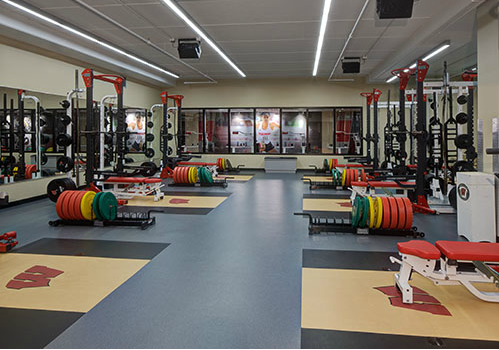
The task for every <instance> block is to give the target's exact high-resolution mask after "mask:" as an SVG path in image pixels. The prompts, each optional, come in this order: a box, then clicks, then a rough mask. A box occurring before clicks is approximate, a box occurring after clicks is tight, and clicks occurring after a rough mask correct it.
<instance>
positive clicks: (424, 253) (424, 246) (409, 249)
mask: <svg viewBox="0 0 499 350" xmlns="http://www.w3.org/2000/svg"><path fill="white" fill-rule="evenodd" d="M397 248H398V250H399V252H400V253H402V254H406V255H414V256H418V257H420V258H422V259H430V260H437V259H440V251H439V250H438V249H437V248H435V246H434V245H433V244H431V243H430V242H427V241H409V242H400V243H397Z"/></svg>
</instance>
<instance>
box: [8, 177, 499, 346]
mask: <svg viewBox="0 0 499 350" xmlns="http://www.w3.org/2000/svg"><path fill="white" fill-rule="evenodd" d="M253 173H254V172H253ZM241 175H244V172H243V173H242V174H241ZM302 176H303V173H297V174H265V173H263V172H256V173H255V174H254V177H253V178H252V179H251V180H250V181H248V182H244V183H243V182H233V183H229V186H228V187H227V188H225V189H223V188H182V189H181V191H182V193H183V192H189V193H193V194H195V193H196V192H198V193H200V192H209V193H213V195H217V194H218V195H220V194H223V193H225V194H228V193H230V196H228V197H224V198H225V200H224V201H223V202H222V203H220V205H218V206H217V207H216V208H215V209H213V210H212V211H211V212H209V213H208V214H207V215H179V214H160V213H157V214H154V215H155V216H156V220H157V222H156V225H154V226H152V227H150V228H149V229H147V230H145V231H142V230H140V229H136V228H132V227H126V228H123V227H105V228H102V227H62V226H61V227H50V226H49V225H48V221H49V220H53V219H55V217H56V213H55V205H54V204H53V203H51V202H50V201H49V200H48V199H44V200H39V201H36V202H31V203H27V204H22V205H18V206H14V207H11V208H7V209H3V210H0V220H1V222H2V229H3V230H4V231H7V230H17V232H18V240H19V242H20V244H19V246H18V248H17V249H16V250H15V251H14V252H13V253H8V254H3V255H0V266H3V265H10V266H13V264H3V262H5V261H7V260H6V259H14V260H16V261H17V259H21V260H22V259H25V258H26V257H25V256H27V257H28V255H29V258H30V259H31V260H29V261H26V262H23V263H21V262H19V263H17V262H16V264H15V265H14V266H15V267H16V268H15V269H10V271H11V272H10V273H9V276H7V277H8V278H7V280H9V278H13V277H14V276H15V275H17V274H20V273H23V272H25V271H26V267H28V268H29V267H30V266H31V265H34V264H37V265H44V266H47V267H49V268H52V269H55V270H58V271H63V273H62V274H59V275H57V273H54V275H56V276H55V277H53V278H50V285H49V286H48V287H43V288H45V289H44V290H43V292H44V293H45V294H44V295H46V294H47V293H49V292H50V291H52V290H53V291H54V292H55V290H56V288H59V287H60V286H61V285H62V284H63V279H64V278H66V276H65V274H66V275H69V274H70V272H71V271H81V270H78V269H79V267H73V266H72V264H71V263H66V259H69V260H67V261H73V260H75V259H80V258H82V259H89V261H90V260H92V264H96V265H95V268H94V269H88V270H89V271H88V276H85V279H84V280H83V278H82V279H80V280H79V281H80V282H74V283H75V284H76V285H72V284H73V283H69V285H67V286H66V287H65V288H67V291H68V293H69V296H66V298H65V299H64V300H62V298H61V300H60V302H59V301H58V300H57V298H56V300H55V301H51V302H54V304H53V305H51V306H50V307H51V308H52V309H48V307H47V306H46V305H44V306H40V305H31V306H30V307H31V308H28V307H27V306H26V305H24V304H23V305H21V304H18V305H15V306H13V305H12V304H10V305H7V306H6V305H5V303H7V301H8V299H7V298H6V297H5V298H4V293H6V292H5V290H3V288H4V287H5V281H4V280H3V279H2V280H1V281H0V283H1V284H0V291H1V292H0V301H2V302H3V304H2V305H1V309H0V327H1V329H2V342H0V346H3V347H44V346H46V347H48V348H300V347H331V348H335V347H402V348H403V347H414V346H416V347H422V348H433V347H462V346H471V347H482V346H483V347H498V346H499V345H498V343H496V342H494V343H488V342H485V341H483V339H491V338H487V337H481V338H480V339H482V340H474V341H468V340H464V339H457V340H456V339H455V338H454V337H455V333H449V332H447V331H444V330H442V331H441V332H442V333H441V334H440V333H439V332H440V330H438V331H436V333H435V332H433V333H431V334H430V333H428V334H426V333H424V330H418V331H417V332H416V331H414V332H413V334H412V333H410V332H408V331H407V329H403V330H401V329H400V328H397V329H396V328H393V333H394V335H392V334H389V333H390V332H391V330H390V329H392V328H391V327H389V326H386V327H388V328H386V327H385V328H383V329H381V328H379V329H378V328H376V329H375V328H371V327H372V323H373V322H372V318H373V317H374V318H375V317H378V318H379V319H380V320H383V319H384V317H386V316H387V314H383V313H381V312H380V313H379V314H378V315H368V310H369V309H368V310H363V311H362V312H358V311H356V310H359V309H362V307H361V306H362V305H364V304H365V303H366V302H365V300H364V299H365V298H373V296H375V298H377V299H379V300H377V301H376V303H375V304H376V305H375V307H376V308H380V309H382V306H383V305H385V304H386V307H387V310H388V311H386V312H387V313H390V312H393V310H391V309H390V308H393V306H391V305H389V299H388V296H386V295H384V294H383V293H382V292H380V291H379V290H374V289H373V288H372V287H382V286H385V285H387V286H388V285H390V276H389V274H391V272H388V270H389V269H391V268H393V267H390V263H389V261H388V256H389V255H390V253H391V254H393V252H395V251H396V243H397V242H399V241H404V240H407V238H405V237H390V236H363V235H362V236H361V235H353V234H321V235H314V236H309V235H308V227H307V226H308V221H307V220H306V219H304V218H302V217H298V216H293V213H294V212H300V211H302V210H303V207H302V206H303V201H304V199H307V194H316V193H317V194H320V195H321V196H323V197H324V196H326V198H325V199H327V196H332V197H334V196H336V195H337V193H336V192H335V191H330V190H316V191H310V190H309V188H308V184H305V183H303V181H302V180H301V177H302ZM170 190H172V191H179V189H178V188H176V189H175V188H172V189H167V193H169V191H170ZM175 195H178V193H177V194H175ZM308 197H311V198H312V197H316V196H308ZM415 225H416V226H418V228H419V230H420V231H423V232H425V233H426V239H427V240H429V241H430V242H434V241H436V240H439V239H447V240H456V239H458V237H457V234H456V217H455V216H454V215H440V216H416V217H415ZM145 243H148V244H151V245H146V246H144V245H143V244H145ZM111 252H115V253H111ZM14 253H15V254H14ZM37 256H42V258H43V259H44V260H43V261H42V260H40V262H36V259H35V258H36V257H37ZM33 259H34V260H33ZM45 259H46V260H45ZM52 259H61V260H60V261H61V263H60V264H59V263H58V262H57V261H55V260H52ZM94 259H96V260H95V261H97V262H94ZM100 259H110V260H113V261H114V260H120V261H121V260H123V263H124V264H129V265H128V266H126V267H125V268H123V266H124V265H121V264H119V263H116V264H114V265H109V266H108V265H103V266H104V267H101V268H99V267H97V264H98V261H100ZM21 260H19V261H21ZM62 261H64V263H62ZM56 263H57V264H56ZM23 264H24V265H23ZM99 266H100V265H99ZM73 268H74V269H75V270H73ZM318 269H320V270H319V271H318V272H319V274H320V273H326V274H327V273H331V274H332V277H328V278H321V277H319V278H316V275H314V274H313V273H312V274H309V273H308V272H309V270H310V271H316V270H318ZM97 270H102V272H103V273H104V274H106V273H109V271H114V270H116V271H121V272H120V273H121V274H122V275H121V277H120V279H119V280H117V281H111V280H110V278H108V277H102V276H101V275H97V274H95V275H94V273H93V271H97ZM343 270H352V271H353V273H354V274H353V275H352V276H353V277H352V278H358V277H356V276H359V274H360V275H361V274H363V273H367V272H372V273H373V274H375V275H373V276H374V277H373V278H369V279H365V283H367V284H368V286H367V287H368V290H367V291H366V290H365V288H360V285H359V286H357V285H354V286H352V281H350V278H346V279H345V275H344V274H341V273H339V274H337V273H336V272H338V271H340V272H341V271H343ZM331 271H332V272H331ZM365 271H367V272H365ZM78 273H80V274H81V272H78ZM385 275H386V276H385ZM0 276H4V275H3V274H2V272H0ZM72 278H74V277H72ZM96 280H97V281H98V282H96ZM331 281H333V282H331ZM78 283H79V284H78ZM324 283H333V285H332V286H331V285H325V284H324ZM347 283H349V284H348V285H347ZM80 285H84V286H88V285H96V286H97V285H98V286H99V289H105V291H104V290H102V291H100V294H99V296H95V297H94V299H92V301H91V302H90V301H88V302H86V303H87V304H86V306H85V307H84V308H83V307H82V308H80V306H81V304H82V303H80V300H83V299H84V298H83V297H80V296H79V294H77V293H76V292H72V291H71V290H72V289H71V288H77V287H79V286H80ZM324 287H326V288H324ZM345 288H348V289H347V290H345ZM357 288H358V290H357ZM424 288H427V286H424ZM424 288H423V289H424ZM427 289H428V288H427ZM349 291H351V293H346V292H349ZM426 291H427V292H428V293H430V294H432V295H434V294H435V293H436V292H435V290H429V289H428V290H426ZM7 292H21V293H23V292H33V291H32V290H29V289H21V290H10V289H9V290H7ZM314 292H315V293H314ZM74 293H76V294H74ZM81 293H83V292H81ZM311 293H312V294H311ZM328 293H338V294H339V295H340V296H339V297H341V298H343V297H345V294H347V297H348V298H349V300H347V301H346V302H345V303H343V302H342V301H338V300H333V302H335V303H332V304H328V303H326V301H325V300H324V297H327V296H328ZM49 294H50V293H49ZM84 294H87V293H84ZM313 294H316V295H313ZM5 295H6V294H5ZM459 295H460V298H461V297H463V298H464V297H467V298H468V300H469V302H470V303H474V304H475V305H476V301H475V300H473V298H474V297H473V296H471V295H465V294H463V295H462V294H459ZM70 296H73V298H71V297H70ZM434 296H436V297H437V299H439V300H440V302H442V304H443V305H444V306H445V307H447V309H448V310H450V311H451V313H452V314H453V315H454V314H455V311H454V306H453V303H452V302H450V301H449V300H448V299H445V298H443V297H441V296H440V295H438V296H437V295H436V294H435V295H434ZM335 297H336V296H335ZM29 300H30V299H29V298H28V301H29ZM43 300H44V302H47V303H48V302H49V300H48V298H43ZM302 300H303V306H302ZM73 302H75V303H76V304H77V305H79V306H78V307H77V308H73V307H68V306H67V305H66V306H65V308H64V309H63V308H62V307H59V306H60V305H62V304H64V303H67V304H70V303H73ZM339 302H341V303H342V304H343V305H345V308H346V311H345V310H342V312H343V313H342V314H341V315H342V316H341V317H336V319H335V315H334V314H338V315H339V312H338V310H336V309H334V312H332V311H330V310H331V309H330V308H337V307H338V303H339ZM360 302H363V303H364V304H359V303H360ZM480 303H484V302H480ZM310 305H312V308H311V306H310ZM368 305H370V303H368ZM483 305H484V306H482V307H487V306H489V304H488V303H484V304H483ZM349 306H352V307H351V308H350V307H349ZM314 308H315V309H314ZM40 309H42V310H40ZM53 309H56V310H57V311H54V310H53ZM62 310H68V311H62ZM314 310H315V311H314ZM317 310H320V311H317ZM312 311H313V312H312ZM350 311H351V312H350ZM401 311H404V312H414V313H417V316H414V317H415V318H420V317H429V316H432V317H435V318H438V317H446V318H449V317H450V316H440V315H424V316H422V315H420V313H421V314H422V312H420V311H414V310H401ZM463 312H464V311H463ZM311 314H312V316H313V315H314V314H317V316H318V317H323V319H319V320H318V321H316V320H314V319H313V317H310V315H311ZM331 314H333V315H331ZM495 314H496V315H497V313H495ZM367 316H369V317H367ZM411 317H412V316H411ZM411 317H409V318H405V320H406V322H408V327H409V328H411V325H410V322H411V320H413V319H414V317H413V318H411ZM460 317H461V316H460ZM473 317H475V316H473ZM357 319H358V320H361V321H362V322H358V323H356V322H355V320H357ZM474 321H475V320H474V319H472V318H469V319H468V320H467V321H466V322H464V324H465V325H466V323H470V322H474ZM481 321H482V320H476V322H477V324H480V322H481ZM386 322H387V321H386ZM386 322H383V323H386ZM352 323H353V324H356V326H355V327H353V326H351V325H352ZM47 325H49V326H47ZM379 326H380V327H381V326H383V325H379ZM442 327H444V326H442ZM461 327H463V326H461ZM387 329H388V331H387ZM387 332H388V333H387ZM484 332H485V331H484ZM463 334H464V333H463ZM32 335H37V336H32ZM26 338H30V339H31V338H33V339H36V340H33V342H35V343H36V344H35V343H33V342H32V343H29V344H28V345H27V343H26V340H25V339H26ZM411 339H415V342H410V340H411ZM472 339H476V337H475V338H472ZM478 342H479V343H478Z"/></svg>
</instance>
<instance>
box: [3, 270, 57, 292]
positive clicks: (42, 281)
mask: <svg viewBox="0 0 499 350" xmlns="http://www.w3.org/2000/svg"><path fill="white" fill-rule="evenodd" d="M61 273H64V271H60V270H55V269H51V268H49V267H47V266H40V265H36V266H33V267H31V268H29V269H28V270H26V271H24V272H23V273H20V274H19V275H17V276H15V277H14V278H13V279H12V280H10V281H9V283H7V285H6V287H7V288H10V289H23V288H34V287H48V285H49V283H50V279H51V278H55V277H57V276H59V275H60V274H61Z"/></svg>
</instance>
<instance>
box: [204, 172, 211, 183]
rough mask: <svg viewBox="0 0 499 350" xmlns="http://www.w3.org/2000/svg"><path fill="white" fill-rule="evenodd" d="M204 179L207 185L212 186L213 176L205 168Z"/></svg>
mask: <svg viewBox="0 0 499 350" xmlns="http://www.w3.org/2000/svg"><path fill="white" fill-rule="evenodd" d="M204 173H205V178H206V181H207V182H208V183H209V184H212V183H213V175H212V173H211V171H209V170H208V169H206V168H205V172H204Z"/></svg>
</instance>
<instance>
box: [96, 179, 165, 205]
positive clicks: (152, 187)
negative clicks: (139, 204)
mask: <svg viewBox="0 0 499 350" xmlns="http://www.w3.org/2000/svg"><path fill="white" fill-rule="evenodd" d="M99 182H100V183H101V184H102V185H103V186H102V188H103V191H105V192H111V193H113V194H114V195H115V196H116V198H117V199H132V198H134V197H147V196H151V195H154V201H155V202H158V201H159V200H160V199H163V198H164V193H163V192H161V187H163V186H164V184H162V183H161V182H158V183H145V182H136V183H130V182H114V181H113V182H106V181H99ZM106 185H108V186H109V185H113V187H112V189H106Z"/></svg>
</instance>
